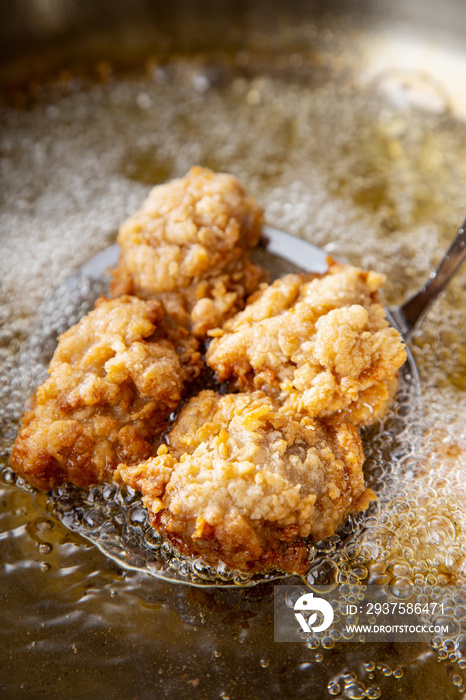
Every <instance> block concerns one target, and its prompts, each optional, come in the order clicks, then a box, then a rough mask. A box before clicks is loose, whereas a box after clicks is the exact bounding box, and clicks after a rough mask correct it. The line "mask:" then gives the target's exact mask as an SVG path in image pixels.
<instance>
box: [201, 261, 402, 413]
mask: <svg viewBox="0 0 466 700" xmlns="http://www.w3.org/2000/svg"><path fill="white" fill-rule="evenodd" d="M384 282H385V278H384V276H383V275H380V274H377V273H375V272H366V271H363V270H359V269H357V268H355V267H352V266H350V265H341V264H337V263H333V264H331V265H330V268H329V270H328V273H326V274H325V275H296V274H294V275H286V276H285V277H282V278H281V279H278V280H277V281H276V282H274V283H273V284H272V285H269V286H265V288H263V289H261V290H260V291H259V292H257V293H256V294H255V295H254V296H253V297H252V299H251V300H250V301H249V303H248V304H247V306H246V308H245V309H244V310H243V311H241V312H240V313H238V314H237V315H236V316H233V317H232V318H231V319H229V320H228V321H226V322H225V323H224V325H223V327H222V328H221V329H216V330H214V331H213V332H212V333H211V334H212V335H213V336H216V337H214V339H213V340H212V342H211V344H210V346H209V348H208V351H207V354H206V361H207V364H209V365H210V366H211V367H212V368H213V369H214V370H215V372H216V375H217V377H218V379H219V380H220V381H226V380H230V381H232V382H233V383H234V384H235V386H236V388H239V389H241V390H245V389H246V390H251V389H261V390H263V391H265V392H266V393H267V394H269V395H270V396H272V397H273V398H275V399H276V400H277V401H279V403H280V404H281V405H282V406H284V407H285V408H289V409H290V410H292V411H294V412H296V411H297V412H304V413H306V414H307V415H309V416H311V417H314V416H319V417H330V416H333V417H338V418H341V419H342V420H347V421H349V422H352V423H354V424H355V425H359V426H364V425H370V424H372V423H374V422H375V421H377V420H379V419H380V418H381V417H382V416H383V415H384V413H385V412H386V410H387V408H388V404H389V402H390V399H391V398H392V396H393V394H394V391H395V389H396V385H397V383H396V375H397V371H398V369H399V368H400V367H401V366H402V364H403V363H404V361H405V359H406V351H405V349H404V345H403V341H402V338H401V335H400V334H399V333H398V331H397V330H395V329H394V328H392V327H390V326H389V324H388V322H387V320H386V317H385V312H384V308H383V306H382V305H381V304H380V303H379V301H378V298H377V292H378V290H379V289H380V288H381V287H382V286H383V284H384Z"/></svg>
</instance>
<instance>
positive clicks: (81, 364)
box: [11, 296, 200, 489]
mask: <svg viewBox="0 0 466 700" xmlns="http://www.w3.org/2000/svg"><path fill="white" fill-rule="evenodd" d="M163 316H164V312H163V309H162V306H161V304H160V303H159V302H157V301H142V300H140V299H136V298H135V297H130V296H123V297H120V298H119V299H114V300H111V301H109V300H106V299H104V298H103V297H102V298H100V299H99V300H98V301H97V303H96V308H95V309H94V310H93V311H91V312H90V313H89V314H88V315H87V316H85V317H84V318H82V319H81V321H80V322H79V323H78V324H77V325H76V326H73V327H72V328H70V329H69V330H68V331H66V333H63V335H61V336H60V338H59V343H58V347H57V349H56V351H55V353H54V356H53V358H52V361H51V362H50V366H49V374H50V377H49V378H48V379H47V380H46V381H45V382H44V384H42V386H40V387H39V388H38V389H37V390H36V392H35V394H34V396H33V399H32V406H31V408H30V410H28V411H26V413H25V415H24V416H23V420H22V427H21V429H20V431H19V434H18V437H17V439H16V442H15V445H14V448H13V452H12V455H11V465H12V467H13V468H14V469H15V470H16V471H17V472H18V473H19V474H21V475H22V476H24V477H25V478H26V479H27V480H28V481H29V482H30V483H31V484H32V485H33V486H36V487H37V488H40V489H49V488H52V487H53V486H54V485H55V484H56V483H58V482H60V481H62V480H65V479H66V480H68V481H71V482H72V483H74V484H76V485H77V486H88V485H89V484H91V483H94V482H101V481H106V480H111V478H112V473H113V470H114V469H115V467H116V466H117V464H118V462H120V461H122V460H124V461H127V462H129V463H132V462H135V461H140V460H142V459H146V458H147V457H149V456H150V455H151V454H153V445H152V443H153V439H154V436H155V435H156V434H157V432H158V431H159V430H160V429H161V428H162V427H163V426H164V425H165V423H166V420H167V418H168V416H169V414H170V412H171V411H173V410H174V409H175V408H176V407H177V406H178V403H179V401H180V399H181V395H182V390H183V384H184V382H185V380H186V378H187V373H186V371H185V369H184V368H183V366H182V364H181V362H180V358H179V356H178V354H177V352H176V350H175V348H174V346H173V344H172V343H171V342H170V341H169V340H167V339H165V338H164V337H157V335H158V334H159V335H160V328H161V327H163ZM183 347H185V346H183ZM190 361H191V367H193V366H194V364H195V358H194V354H193V353H191V354H190ZM198 362H200V360H198Z"/></svg>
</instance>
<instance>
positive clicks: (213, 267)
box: [111, 167, 266, 337]
mask: <svg viewBox="0 0 466 700" xmlns="http://www.w3.org/2000/svg"><path fill="white" fill-rule="evenodd" d="M262 223H263V211H262V209H261V207H259V205H258V204H257V203H256V202H255V201H254V200H253V199H252V198H250V197H247V196H246V195H245V192H244V189H243V187H242V185H241V184H240V183H239V182H238V180H237V179H236V178H235V177H233V175H227V174H218V173H213V172H212V171H211V170H208V169H206V168H200V167H194V168H191V170H190V171H189V173H188V174H187V175H186V176H185V177H183V178H179V179H176V180H172V181H171V182H168V183H166V184H164V185H159V186H157V187H155V188H154V189H153V190H152V191H151V193H150V194H149V196H148V198H147V199H146V201H145V202H144V204H143V205H142V207H141V209H140V210H139V211H138V212H136V213H135V214H134V215H133V216H131V217H130V218H129V219H128V220H127V221H126V222H125V223H124V224H123V225H122V227H121V229H120V233H119V236H118V243H119V245H120V248H121V254H120V260H119V263H118V266H117V268H116V269H115V270H114V273H113V283H112V287H111V290H112V294H113V295H114V296H117V295H119V294H122V293H126V294H135V295H136V296H138V297H142V298H144V299H159V300H160V301H162V303H163V304H164V307H165V309H166V311H167V313H168V315H169V317H170V318H172V319H173V320H174V321H175V322H176V323H177V324H178V325H181V326H184V327H185V328H187V329H188V330H190V331H191V332H193V333H194V334H195V335H197V336H201V337H202V336H205V334H206V332H207V330H208V329H209V328H214V327H215V326H218V325H220V324H221V323H223V321H224V320H225V319H226V318H228V317H229V316H232V315H233V314H234V313H236V312H237V311H239V309H241V308H242V307H243V306H244V301H245V298H246V296H248V295H249V294H251V292H253V291H255V290H256V289H257V287H258V285H259V283H260V282H261V281H262V280H264V279H265V278H266V275H265V272H264V270H262V268H260V267H259V266H257V265H253V264H252V263H251V262H250V260H249V254H250V251H251V249H252V248H253V247H254V246H255V245H256V243H257V242H258V240H259V237H260V235H261V230H262Z"/></svg>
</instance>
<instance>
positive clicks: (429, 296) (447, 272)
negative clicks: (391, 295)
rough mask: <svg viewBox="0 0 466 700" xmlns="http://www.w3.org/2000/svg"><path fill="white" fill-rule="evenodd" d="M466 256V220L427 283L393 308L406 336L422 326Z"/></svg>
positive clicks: (393, 313) (393, 312) (394, 314)
mask: <svg viewBox="0 0 466 700" xmlns="http://www.w3.org/2000/svg"><path fill="white" fill-rule="evenodd" d="M465 257H466V220H465V221H464V223H463V225H462V226H461V228H460V229H458V233H457V234H456V237H455V239H454V241H453V243H452V244H451V246H450V248H449V250H448V251H447V252H446V253H445V255H444V256H443V259H442V261H441V263H440V265H439V266H438V268H437V269H436V270H435V272H432V273H431V275H430V278H429V280H428V281H427V282H426V283H425V285H424V286H423V287H422V288H421V289H420V290H419V291H418V292H417V293H416V294H415V295H414V296H413V297H411V299H408V301H406V302H405V303H404V304H402V305H401V306H399V307H398V308H396V309H392V315H393V316H394V317H395V319H396V321H397V323H398V325H399V326H400V328H401V330H402V332H403V335H404V336H405V337H408V336H410V335H411V334H412V333H413V331H414V330H415V329H416V328H418V327H419V326H420V324H421V323H422V321H423V319H424V317H425V315H426V314H427V312H428V311H429V309H430V307H431V306H432V304H433V303H434V301H435V300H436V299H437V297H438V296H439V294H440V293H441V292H442V291H443V289H444V288H445V287H446V285H447V284H448V283H449V281H450V280H451V278H452V277H453V275H454V274H455V272H456V271H457V270H458V268H459V267H460V265H461V263H462V262H463V260H464V258H465Z"/></svg>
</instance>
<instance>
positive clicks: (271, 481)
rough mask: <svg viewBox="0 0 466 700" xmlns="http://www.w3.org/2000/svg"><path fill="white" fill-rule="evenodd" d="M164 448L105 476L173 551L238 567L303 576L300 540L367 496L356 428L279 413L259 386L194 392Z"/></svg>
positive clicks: (324, 530)
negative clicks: (135, 500)
mask: <svg viewBox="0 0 466 700" xmlns="http://www.w3.org/2000/svg"><path fill="white" fill-rule="evenodd" d="M169 442H170V447H169V448H167V447H166V446H165V445H163V446H162V447H160V448H159V451H158V454H157V457H153V458H150V459H149V460H147V461H145V462H141V463H139V464H134V465H127V464H120V465H119V466H118V469H117V471H116V472H115V480H117V481H119V482H124V483H126V484H128V485H130V486H131V487H133V488H134V489H137V490H139V491H141V492H142V494H143V500H144V503H145V505H146V507H147V508H148V510H149V513H150V518H151V522H152V524H153V526H154V528H155V529H156V530H158V531H159V532H161V533H163V534H164V535H165V536H166V537H168V538H169V539H170V540H172V541H173V542H174V543H175V544H176V545H177V546H178V547H179V548H180V549H181V551H182V552H183V553H185V554H189V555H200V556H202V557H203V559H204V560H206V561H208V562H212V563H214V564H216V563H218V560H219V559H221V560H223V561H224V562H225V563H226V564H227V565H229V566H231V567H233V568H235V569H241V570H250V571H254V570H261V569H264V568H267V567H278V568H280V569H282V570H284V571H293V572H303V571H305V569H306V558H307V550H306V546H305V542H304V538H307V537H311V538H312V539H314V540H319V539H322V538H325V537H329V536H330V535H332V534H333V533H334V532H335V530H336V529H337V528H338V526H339V525H340V524H341V523H342V521H343V519H344V518H345V516H346V515H347V514H348V513H351V512H354V511H357V510H363V509H365V508H366V507H367V505H368V504H369V502H370V501H371V500H372V497H373V494H372V492H371V491H370V489H366V488H365V486H364V478H363V473H362V469H361V467H362V463H363V461H364V455H363V451H362V446H361V440H360V436H359V433H358V431H357V430H356V428H354V426H352V425H350V424H346V423H337V424H333V423H332V422H324V421H320V420H315V419H311V418H308V417H302V416H301V417H300V418H299V420H296V419H295V418H294V417H292V416H291V415H289V414H288V413H285V412H283V411H282V410H281V409H280V408H278V407H277V405H276V404H275V403H274V402H273V401H272V399H270V397H268V396H266V395H265V394H264V393H262V392H251V393H243V394H227V395H223V396H222V395H220V394H218V393H215V392H213V391H202V392H201V393H200V394H199V395H198V396H196V397H195V398H193V399H191V400H190V401H189V403H188V404H187V405H186V406H185V407H184V408H183V410H182V411H181V413H180V415H179V417H178V419H177V421H176V423H175V427H174V428H173V430H172V431H171V433H170V436H169Z"/></svg>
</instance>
